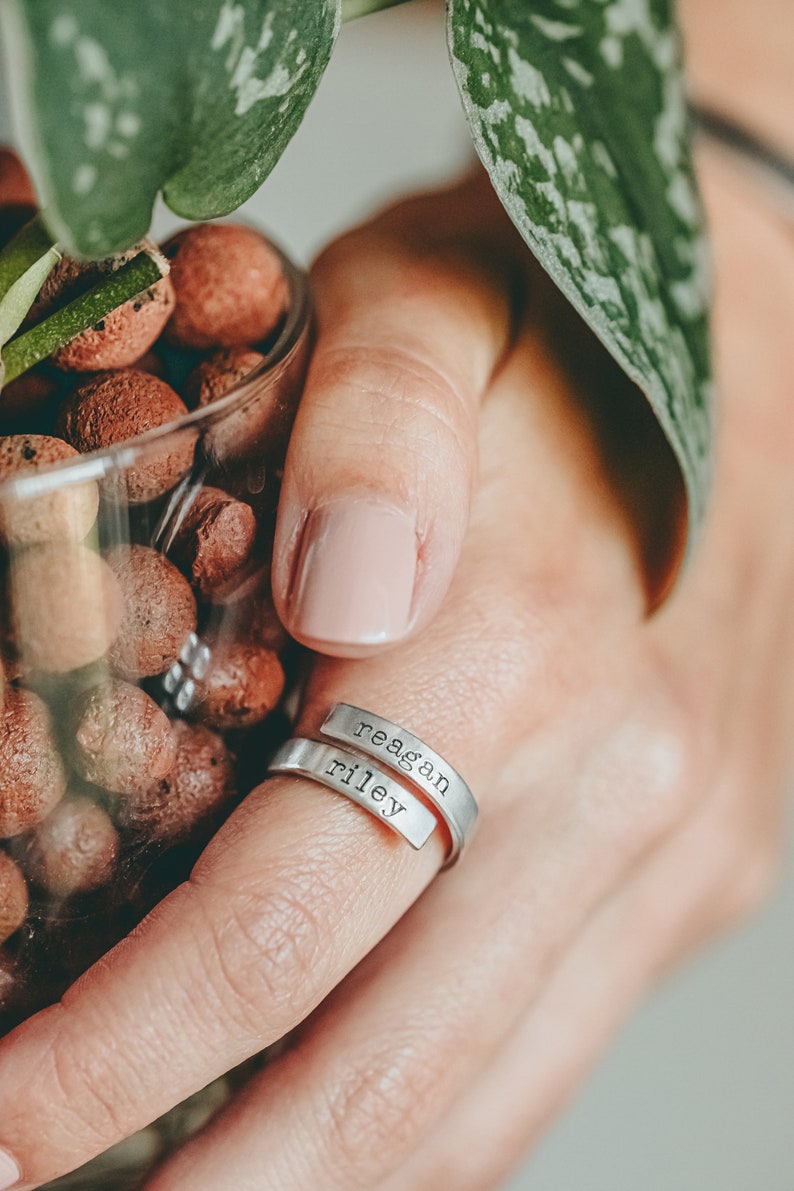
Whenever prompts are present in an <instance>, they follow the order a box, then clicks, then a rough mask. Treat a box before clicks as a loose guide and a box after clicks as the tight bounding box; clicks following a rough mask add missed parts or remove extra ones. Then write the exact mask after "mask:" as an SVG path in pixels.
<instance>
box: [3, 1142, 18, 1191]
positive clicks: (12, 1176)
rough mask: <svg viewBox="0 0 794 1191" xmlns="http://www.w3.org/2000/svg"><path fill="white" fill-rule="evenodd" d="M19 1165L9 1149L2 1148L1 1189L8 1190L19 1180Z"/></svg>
mask: <svg viewBox="0 0 794 1191" xmlns="http://www.w3.org/2000/svg"><path fill="white" fill-rule="evenodd" d="M19 1174H20V1171H19V1167H18V1166H17V1164H16V1162H15V1161H14V1159H13V1158H12V1157H11V1155H10V1154H9V1153H8V1151H7V1150H0V1191H8V1188H9V1187H15V1186H16V1185H17V1183H18V1182H19Z"/></svg>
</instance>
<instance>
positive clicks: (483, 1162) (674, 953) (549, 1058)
mask: <svg viewBox="0 0 794 1191" xmlns="http://www.w3.org/2000/svg"><path fill="white" fill-rule="evenodd" d="M726 772H729V767H726ZM745 801H746V799H744V798H743V797H741V796H740V795H739V785H738V784H737V783H735V782H732V781H728V782H727V783H726V784H725V785H720V784H718V785H717V786H716V787H715V790H714V791H713V793H712V797H711V798H710V799H708V800H706V801H705V802H704V803H703V804H702V805H701V806H700V807H699V809H698V811H697V812H696V813H695V814H694V815H693V816H692V817H691V819H690V820H689V821H688V822H687V823H686V824H685V826H683V827H682V829H681V831H680V832H677V833H676V834H675V835H674V836H672V837H670V838H668V839H666V840H665V841H663V842H662V843H661V844H660V845H659V847H657V848H655V849H653V850H652V851H651V852H650V853H649V855H648V856H647V857H646V859H645V860H644V861H643V863H642V864H641V865H640V866H638V868H637V870H636V871H635V872H634V873H633V875H632V876H631V877H630V878H629V879H628V880H627V881H626V882H625V883H623V884H621V885H620V887H619V888H618V889H617V890H616V891H615V892H614V893H613V894H611V895H610V896H609V897H608V898H607V899H606V900H605V901H604V902H603V903H602V904H600V905H599V906H598V907H597V908H596V910H595V911H594V913H593V914H591V915H590V916H589V918H588V919H587V921H586V922H585V923H584V925H583V927H582V929H581V930H580V931H579V932H578V934H577V935H576V936H575V938H573V940H572V942H571V945H570V947H569V948H567V949H566V950H565V951H563V953H562V955H561V957H560V958H559V960H558V962H557V963H556V964H555V965H554V967H553V968H552V970H551V971H550V973H549V976H548V979H547V980H546V981H545V983H544V985H543V988H542V990H541V992H540V993H539V995H538V996H537V998H536V999H535V1001H534V1002H533V1003H531V1004H530V1005H529V1006H528V1007H527V1009H526V1010H525V1012H524V1013H523V1014H522V1016H521V1018H520V1020H519V1021H518V1023H517V1025H516V1026H515V1028H514V1029H513V1030H511V1032H510V1033H509V1035H508V1036H507V1037H506V1039H505V1041H504V1043H503V1044H502V1046H501V1048H500V1049H499V1050H498V1052H497V1053H496V1054H495V1055H494V1057H493V1059H492V1060H491V1062H490V1063H489V1064H488V1066H487V1067H486V1068H485V1069H484V1070H483V1072H482V1073H481V1074H480V1076H479V1078H478V1079H477V1080H476V1082H475V1083H474V1084H473V1086H472V1087H471V1088H470V1089H469V1090H468V1091H467V1092H466V1094H465V1095H464V1096H462V1097H460V1099H459V1100H458V1101H457V1102H456V1103H455V1105H454V1106H453V1107H452V1109H451V1110H450V1112H449V1113H448V1114H447V1115H446V1117H445V1118H444V1120H443V1121H442V1122H441V1124H440V1125H439V1127H438V1128H437V1129H435V1130H434V1131H433V1132H432V1133H431V1134H430V1135H429V1136H428V1137H427V1138H426V1140H425V1142H424V1144H423V1145H422V1146H421V1147H420V1148H419V1149H418V1150H417V1151H416V1152H415V1153H414V1154H413V1155H412V1156H411V1157H410V1158H409V1160H408V1161H407V1162H405V1163H404V1164H403V1165H402V1166H401V1167H400V1169H399V1170H398V1171H396V1172H395V1173H394V1175H392V1176H391V1177H389V1178H387V1179H385V1180H384V1181H383V1182H382V1183H380V1184H378V1188H377V1191H435V1188H437V1187H439V1186H444V1187H454V1188H455V1191H491V1189H492V1188H495V1187H497V1186H501V1185H502V1182H503V1181H504V1180H506V1179H507V1178H508V1177H509V1175H510V1174H511V1173H512V1172H513V1170H514V1169H515V1167H516V1166H517V1165H518V1163H519V1162H520V1161H521V1160H522V1158H524V1157H525V1156H526V1154H527V1152H528V1151H529V1149H530V1148H531V1146H532V1144H533V1143H534V1142H535V1141H536V1140H537V1138H538V1137H539V1136H540V1135H541V1134H542V1133H543V1131H544V1130H545V1129H546V1128H547V1127H548V1126H549V1124H550V1123H551V1122H552V1121H553V1119H554V1118H555V1117H556V1116H557V1115H558V1114H559V1113H560V1112H561V1110H562V1109H563V1108H564V1107H565V1105H566V1104H567V1103H568V1101H569V1100H570V1098H571V1096H572V1095H573V1093H574V1092H575V1091H576V1090H577V1088H578V1087H579V1086H580V1085H581V1083H582V1081H583V1080H584V1078H585V1076H586V1075H587V1074H588V1072H589V1071H590V1070H591V1069H592V1068H593V1067H594V1066H595V1064H596V1063H597V1061H598V1060H599V1058H600V1057H601V1055H602V1053H603V1051H604V1049H605V1047H606V1046H607V1044H608V1042H609V1041H610V1039H611V1038H612V1037H613V1035H614V1034H615V1032H616V1030H617V1029H618V1028H619V1027H620V1025H621V1024H622V1022H623V1021H624V1019H625V1018H626V1017H627V1016H628V1014H629V1013H630V1012H631V1010H632V1009H633V1008H634V1006H635V1005H636V1004H637V1003H638V1002H640V1001H641V1000H642V998H643V997H644V996H645V995H646V994H647V992H648V990H649V988H652V987H653V986H654V985H655V984H656V983H658V981H659V979H660V977H661V976H662V975H664V974H666V973H668V972H669V970H670V969H671V968H672V967H674V966H677V965H678V964H680V963H681V962H682V961H683V960H684V959H686V958H688V957H689V955H690V954H691V952H692V950H693V949H694V948H695V947H696V946H698V945H700V944H701V943H702V942H703V941H704V939H707V938H709V937H710V936H712V935H713V934H714V933H715V932H718V931H721V930H724V929H725V928H726V927H728V926H733V925H735V924H736V922H737V921H739V920H741V919H742V918H744V917H745V916H746V915H747V914H748V913H750V912H751V911H752V910H754V909H755V908H756V907H757V905H758V904H759V902H760V900H761V899H762V898H763V896H764V895H765V894H766V893H767V892H768V889H769V883H770V878H771V876H772V875H773V873H774V871H775V867H776V865H775V862H774V852H773V851H772V850H770V849H769V847H768V846H762V847H761V848H760V849H759V848H758V847H757V843H753V845H752V846H751V847H750V849H748V847H747V843H748V832H747V831H746V830H744V829H736V825H735V827H734V830H730V829H726V827H727V824H729V823H730V822H731V820H732V819H733V820H735V817H736V811H737V804H738V803H743V802H745ZM781 810H782V808H781ZM778 838H779V835H778Z"/></svg>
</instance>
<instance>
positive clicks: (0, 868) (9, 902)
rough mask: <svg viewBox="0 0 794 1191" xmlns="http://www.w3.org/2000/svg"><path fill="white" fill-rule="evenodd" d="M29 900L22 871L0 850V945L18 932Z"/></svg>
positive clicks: (25, 915) (26, 911)
mask: <svg viewBox="0 0 794 1191" xmlns="http://www.w3.org/2000/svg"><path fill="white" fill-rule="evenodd" d="M29 900H30V899H29V896H28V885H27V881H26V880H25V878H24V876H23V874H22V870H21V869H20V867H19V865H18V864H16V863H15V861H13V860H12V859H11V857H10V856H9V855H8V853H7V852H3V851H2V849H0V943H5V941H6V939H8V938H10V937H11V935H13V934H14V932H15V931H18V930H19V928H20V926H21V925H22V923H23V922H24V921H25V919H26V918H27V916H28V905H29ZM0 995H1V994H0ZM0 1004H2V1001H0Z"/></svg>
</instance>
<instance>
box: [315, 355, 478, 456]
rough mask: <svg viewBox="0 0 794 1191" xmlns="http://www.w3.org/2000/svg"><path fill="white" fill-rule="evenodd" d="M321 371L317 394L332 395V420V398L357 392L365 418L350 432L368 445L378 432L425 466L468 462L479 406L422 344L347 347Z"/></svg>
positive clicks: (331, 413) (330, 410)
mask: <svg viewBox="0 0 794 1191" xmlns="http://www.w3.org/2000/svg"><path fill="white" fill-rule="evenodd" d="M318 368H319V369H320V373H319V376H317V375H316V376H315V379H316V380H318V381H319V387H318V391H323V392H327V393H328V394H329V401H328V404H327V415H328V417H330V418H332V419H334V420H335V422H338V418H339V412H338V411H339V406H338V402H336V401H335V400H333V395H334V394H335V393H338V392H339V391H340V390H341V391H347V392H355V393H356V396H357V402H358V404H357V407H356V408H357V410H360V411H361V414H360V415H359V413H358V412H357V414H356V423H357V424H356V425H354V426H352V427H346V429H347V430H348V431H352V433H353V435H355V434H356V431H358V433H360V434H361V435H363V436H366V439H367V445H368V446H371V445H372V442H371V439H372V434H373V428H374V429H375V431H376V432H377V433H379V435H380V445H382V446H383V447H384V448H387V449H390V450H397V451H401V450H403V449H406V448H408V447H410V448H411V451H412V452H417V451H418V452H419V453H420V456H423V455H424V456H426V458H425V459H423V460H422V461H423V462H426V461H427V460H428V459H430V460H432V462H434V463H435V464H438V462H439V455H442V456H443V455H447V456H453V457H454V458H459V457H460V456H461V455H463V456H464V457H465V458H468V456H469V453H470V449H471V443H472V441H473V439H474V433H475V417H474V409H473V406H474V402H473V401H470V400H469V397H468V394H467V391H466V385H465V382H464V380H463V378H462V377H458V376H455V375H453V374H452V373H451V372H449V371H444V370H442V368H441V366H440V365H439V364H438V363H437V362H435V361H432V360H431V359H430V358H429V356H428V354H427V352H426V351H424V350H423V349H422V347H421V346H420V345H419V344H411V343H406V342H403V343H401V344H399V343H393V344H374V343H370V344H355V343H344V344H341V345H339V346H338V347H335V348H333V349H331V348H328V349H326V350H325V351H324V352H323V354H322V358H321V360H320V361H319V363H318ZM362 415H363V416H362Z"/></svg>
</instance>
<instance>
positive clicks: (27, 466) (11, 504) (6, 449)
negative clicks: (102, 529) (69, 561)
mask: <svg viewBox="0 0 794 1191" xmlns="http://www.w3.org/2000/svg"><path fill="white" fill-rule="evenodd" d="M77 458H79V452H78V451H76V450H75V449H74V447H71V446H69V444H68V443H67V442H64V441H63V439H62V438H53V437H52V436H51V435H48V434H11V435H7V436H5V437H3V438H0V484H2V483H3V481H5V480H8V479H10V478H11V477H12V476H18V475H20V474H22V473H25V472H34V471H38V470H39V468H42V467H49V466H50V465H51V464H54V463H62V462H64V461H65V460H69V459H77ZM98 507H99V492H98V490H97V486H96V484H95V483H94V481H93V480H89V481H82V482H81V483H79V484H69V485H66V484H64V485H62V486H61V487H59V488H58V489H57V490H55V491H53V492H44V493H41V494H40V495H37V496H29V497H24V496H23V497H19V498H15V497H12V496H9V497H7V498H6V499H5V500H2V499H0V538H2V539H3V540H4V541H5V542H6V543H7V544H8V545H10V546H25V545H30V544H31V543H33V542H47V541H52V542H58V541H62V540H63V539H64V538H65V539H66V540H67V541H71V542H79V541H81V540H82V539H83V538H84V537H85V536H86V534H87V533H88V531H89V530H90V529H91V526H92V525H93V524H94V521H95V520H96V514H97V509H98Z"/></svg>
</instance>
